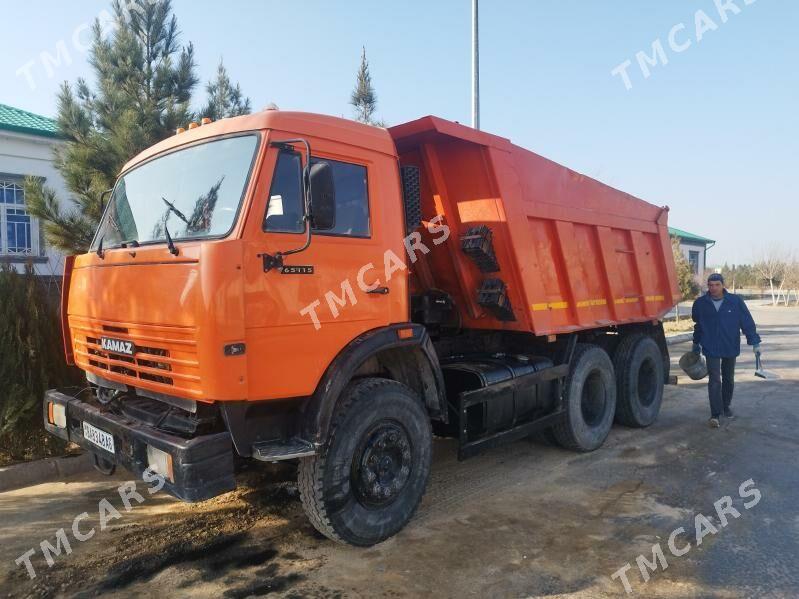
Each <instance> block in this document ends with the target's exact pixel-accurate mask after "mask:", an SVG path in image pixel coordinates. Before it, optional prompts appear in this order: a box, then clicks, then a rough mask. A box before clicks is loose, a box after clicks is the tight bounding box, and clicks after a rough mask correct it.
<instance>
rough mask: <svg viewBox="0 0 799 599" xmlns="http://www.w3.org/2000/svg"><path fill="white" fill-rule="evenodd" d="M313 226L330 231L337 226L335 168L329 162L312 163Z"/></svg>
mask: <svg viewBox="0 0 799 599" xmlns="http://www.w3.org/2000/svg"><path fill="white" fill-rule="evenodd" d="M310 183H311V227H312V228H314V229H316V230H317V231H329V230H330V229H332V228H333V227H335V226H336V187H335V184H334V183H333V169H332V168H331V167H330V165H329V164H328V163H327V162H324V161H319V162H314V163H313V164H311V173H310Z"/></svg>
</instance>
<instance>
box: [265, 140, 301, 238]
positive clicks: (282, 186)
mask: <svg viewBox="0 0 799 599" xmlns="http://www.w3.org/2000/svg"><path fill="white" fill-rule="evenodd" d="M302 217H303V200H302V161H301V159H300V155H299V154H298V153H297V152H290V151H286V150H281V152H280V154H279V155H278V157H277V163H276V164H275V172H274V174H273V175H272V185H271V187H270V188H269V203H268V204H267V207H266V215H265V216H264V223H263V230H264V231H273V232H278V233H302V232H303V231H304V230H305V223H304V222H303V218H302Z"/></svg>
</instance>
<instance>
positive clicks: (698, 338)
mask: <svg viewBox="0 0 799 599" xmlns="http://www.w3.org/2000/svg"><path fill="white" fill-rule="evenodd" d="M691 318H692V319H693V321H694V323H696V324H694V347H693V351H694V352H695V353H697V354H698V353H699V352H700V351H701V352H702V353H704V354H705V358H706V359H707V371H708V375H709V380H708V383H707V392H708V396H709V397H710V420H709V421H708V424H709V425H710V426H711V427H712V428H718V427H719V418H720V417H721V415H722V414H724V416H726V417H727V418H730V419H731V418H734V415H733V413H732V410H731V409H730V403H731V402H732V390H733V386H734V384H735V358H737V357H738V355H739V354H740V353H741V331H743V333H744V335H746V342H747V343H748V344H749V345H751V346H752V348H753V349H754V352H755V355H759V354H760V336H759V335H758V334H757V329H756V327H755V321H754V320H753V319H752V315H751V314H750V313H749V308H747V307H746V304H745V303H744V301H743V300H742V299H741V298H740V297H738V296H737V295H735V294H734V293H729V292H728V291H727V290H726V289H724V277H722V276H721V275H720V274H712V275H710V276H709V277H708V279H707V293H706V294H704V295H702V296H700V297H699V298H698V299H697V300H696V301H695V302H694V306H693V308H692V310H691Z"/></svg>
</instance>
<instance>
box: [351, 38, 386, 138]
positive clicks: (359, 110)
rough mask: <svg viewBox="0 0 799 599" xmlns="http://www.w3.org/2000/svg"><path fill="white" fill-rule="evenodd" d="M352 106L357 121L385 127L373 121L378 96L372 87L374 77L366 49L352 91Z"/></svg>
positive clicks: (363, 51)
mask: <svg viewBox="0 0 799 599" xmlns="http://www.w3.org/2000/svg"><path fill="white" fill-rule="evenodd" d="M350 104H352V105H353V106H354V107H355V120H357V121H360V122H361V123H366V124H367V125H377V126H381V127H382V126H383V123H382V122H379V121H376V120H374V119H373V115H374V113H375V110H377V94H376V93H375V89H374V87H373V86H372V75H371V73H369V61H368V60H366V48H365V47H364V48H363V50H362V52H361V66H360V67H359V68H358V75H357V78H356V80H355V89H354V90H352V96H351V97H350Z"/></svg>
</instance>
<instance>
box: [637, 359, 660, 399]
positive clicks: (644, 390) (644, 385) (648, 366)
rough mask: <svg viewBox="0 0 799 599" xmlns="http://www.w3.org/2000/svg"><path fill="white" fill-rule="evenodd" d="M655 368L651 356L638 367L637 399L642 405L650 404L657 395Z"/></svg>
mask: <svg viewBox="0 0 799 599" xmlns="http://www.w3.org/2000/svg"><path fill="white" fill-rule="evenodd" d="M657 389H658V383H657V370H656V369H655V363H654V361H653V360H652V359H651V358H647V359H646V360H644V361H643V362H642V363H641V367H640V368H639V369H638V401H639V402H641V405H643V406H651V405H652V404H653V403H654V401H655V397H656V396H657Z"/></svg>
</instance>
